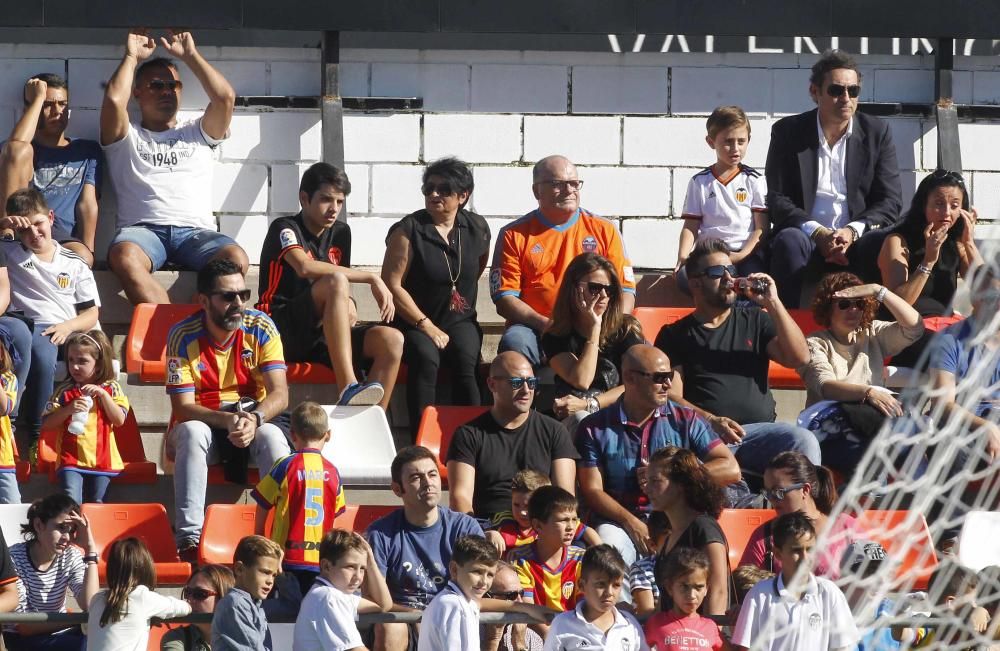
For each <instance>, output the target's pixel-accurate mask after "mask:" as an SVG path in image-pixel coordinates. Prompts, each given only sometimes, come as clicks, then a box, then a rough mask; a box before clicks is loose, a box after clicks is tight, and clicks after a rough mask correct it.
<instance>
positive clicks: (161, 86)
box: [146, 79, 184, 93]
mask: <svg viewBox="0 0 1000 651" xmlns="http://www.w3.org/2000/svg"><path fill="white" fill-rule="evenodd" d="M146 88H148V89H149V90H155V91H156V92H158V93H159V92H162V91H164V90H168V89H169V90H171V91H174V90H180V89H182V88H184V82H182V81H181V80H180V79H169V80H168V79H150V80H149V81H147V82H146Z"/></svg>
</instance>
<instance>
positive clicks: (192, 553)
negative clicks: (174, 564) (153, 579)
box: [177, 540, 198, 572]
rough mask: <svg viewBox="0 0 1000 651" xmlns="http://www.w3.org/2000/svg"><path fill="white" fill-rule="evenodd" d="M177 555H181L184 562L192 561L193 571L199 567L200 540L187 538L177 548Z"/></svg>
mask: <svg viewBox="0 0 1000 651" xmlns="http://www.w3.org/2000/svg"><path fill="white" fill-rule="evenodd" d="M177 555H178V556H180V557H181V562H182V563H190V564H191V571H192V572H193V571H194V570H196V569H198V542H197V541H194V540H187V541H185V542H183V543H181V545H180V547H178V548H177Z"/></svg>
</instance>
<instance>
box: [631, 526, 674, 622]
mask: <svg viewBox="0 0 1000 651" xmlns="http://www.w3.org/2000/svg"><path fill="white" fill-rule="evenodd" d="M646 528H647V529H648V530H649V539H650V540H651V541H652V544H651V545H650V546H649V548H650V549H651V550H653V553H652V554H649V555H648V556H643V557H641V558H640V559H638V560H637V561H636V562H634V563H632V567H630V568H628V587H629V590H631V591H632V603H633V604H634V606H635V611H634V612H635V616H636V617H647V616H649V615H652V614H653V613H654V612H656V611H657V610H659V609H660V588H659V587H657V583H656V555H657V552H659V551H660V549H661V548H662V547H663V543H665V542H666V541H667V538H669V537H670V521H669V520H668V519H667V514H666V513H664V512H663V511H652V512H650V514H649V519H648V520H647V521H646Z"/></svg>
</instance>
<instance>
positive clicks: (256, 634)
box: [212, 536, 281, 651]
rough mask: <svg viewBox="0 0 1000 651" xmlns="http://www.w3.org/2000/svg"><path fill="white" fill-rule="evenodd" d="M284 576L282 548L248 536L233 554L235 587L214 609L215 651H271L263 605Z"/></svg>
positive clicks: (261, 537)
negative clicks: (277, 581) (275, 584)
mask: <svg viewBox="0 0 1000 651" xmlns="http://www.w3.org/2000/svg"><path fill="white" fill-rule="evenodd" d="M280 573H281V547H279V546H278V543H276V542H274V541H273V540H270V539H268V538H265V537H264V536H246V537H245V538H243V539H242V540H240V542H239V544H238V545H236V551H235V552H233V575H234V576H235V577H236V585H234V586H233V588H232V589H231V590H230V591H229V592H227V593H226V596H224V597H223V598H222V599H220V600H219V602H218V603H217V604H216V605H215V614H214V615H213V617H212V650H213V651H247V650H251V651H262V650H264V649H266V650H267V651H271V632H270V631H269V630H268V628H267V617H266V616H265V615H264V609H263V607H261V602H263V601H264V599H266V598H267V595H268V594H269V593H270V592H271V588H272V587H274V580H275V578H277V576H278V574H280Z"/></svg>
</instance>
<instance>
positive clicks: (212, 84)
mask: <svg viewBox="0 0 1000 651" xmlns="http://www.w3.org/2000/svg"><path fill="white" fill-rule="evenodd" d="M159 43H160V44H161V45H162V46H163V49H164V50H166V52H167V54H169V55H171V56H174V57H176V58H178V59H180V60H181V61H183V62H184V63H185V65H187V66H188V68H189V69H190V70H191V72H192V73H193V75H194V76H195V78H197V79H198V81H199V82H200V83H201V86H202V88H203V89H204V91H205V94H206V95H208V107H207V108H206V109H205V112H204V113H203V114H202V116H201V117H199V118H197V119H195V120H192V121H190V122H185V123H181V124H178V122H177V110H178V108H179V107H180V104H181V89H182V88H183V83H182V82H181V79H180V74H179V72H178V69H177V65H176V64H175V63H174V62H173V61H171V60H170V59H166V58H162V57H157V58H151V57H152V55H153V53H154V52H155V51H156V47H157V41H156V40H154V39H153V37H152V36H150V35H149V34H148V33H147V32H146V31H145V30H135V31H132V32H130V33H129V35H128V38H127V39H126V42H125V56H124V57H123V58H122V61H121V63H120V64H119V65H118V69H117V70H115V73H114V74H113V75H112V76H111V80H110V81H109V82H108V85H107V87H106V88H105V91H104V105H103V106H102V107H101V146H102V147H104V155H105V156H106V157H107V163H108V171H109V173H110V174H111V177H112V179H113V181H114V189H115V196H116V198H117V203H118V232H117V233H116V234H115V237H114V239H112V241H111V244H110V246H109V248H108V265H109V266H110V267H111V270H112V271H114V272H115V274H116V275H117V276H118V279H119V280H120V281H121V284H122V287H123V288H124V290H125V295H126V296H128V299H129V300H130V301H132V303H169V302H170V299H169V298H168V297H167V292H166V290H165V289H164V288H163V287H162V286H161V285H160V284H159V283H158V282H157V281H156V280H155V279H154V278H153V272H154V271H156V270H157V269H160V268H161V267H163V265H165V264H167V263H168V262H169V263H172V264H174V265H177V266H179V267H181V268H184V269H191V270H194V271H198V270H200V269H201V268H202V267H204V266H205V265H206V264H207V263H208V262H209V261H210V260H216V259H226V260H231V261H233V262H235V263H236V264H237V265H239V267H240V268H241V269H242V270H243V272H244V273H246V269H247V267H248V266H249V260H248V259H247V255H246V253H245V252H244V251H243V249H242V248H241V247H240V245H239V244H237V243H236V241H235V240H233V239H232V238H231V237H229V236H228V235H223V234H222V233H219V232H218V228H217V226H216V221H215V215H213V214H212V208H213V205H212V170H213V169H214V166H215V162H214V160H213V150H214V149H215V148H216V147H218V146H219V144H220V143H221V142H222V141H223V140H225V139H226V137H227V136H228V134H229V123H230V121H231V120H232V117H233V106H234V103H235V101H236V92H235V91H234V90H233V87H232V86H230V85H229V82H227V81H226V79H225V78H224V77H223V76H222V75H221V74H219V72H218V71H217V70H216V69H215V68H213V67H212V66H211V65H209V63H208V62H207V61H205V59H204V58H202V56H201V54H200V53H199V52H198V49H197V48H196V47H195V43H194V37H193V36H191V34H190V33H189V32H180V33H174V32H167V35H166V37H161V38H160V39H159ZM133 81H134V84H133ZM131 97H134V98H135V100H136V103H137V104H138V106H139V113H140V116H141V119H140V122H139V124H132V123H130V122H129V115H128V102H129V98H131Z"/></svg>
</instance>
